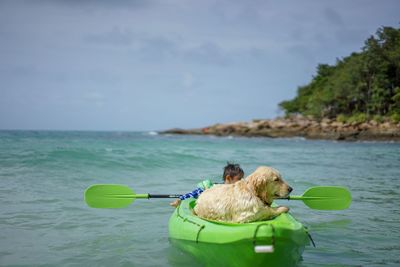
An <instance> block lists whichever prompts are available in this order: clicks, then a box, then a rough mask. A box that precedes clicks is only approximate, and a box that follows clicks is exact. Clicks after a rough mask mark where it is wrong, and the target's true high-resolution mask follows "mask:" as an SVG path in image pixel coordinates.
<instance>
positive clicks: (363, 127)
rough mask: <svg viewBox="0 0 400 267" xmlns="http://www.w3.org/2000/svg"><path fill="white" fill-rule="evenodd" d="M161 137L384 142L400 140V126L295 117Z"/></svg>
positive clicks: (171, 132) (387, 123)
mask: <svg viewBox="0 0 400 267" xmlns="http://www.w3.org/2000/svg"><path fill="white" fill-rule="evenodd" d="M160 133H161V134H195V135H216V136H229V135H231V136H247V137H304V138H307V139H329V140H348V141H356V140H381V141H392V140H393V141H400V123H397V124H396V123H393V122H389V121H386V122H376V121H374V120H371V121H368V122H363V123H357V122H352V123H343V122H338V121H336V120H331V119H322V120H320V121H317V120H314V119H312V118H308V117H304V116H291V117H288V118H277V119H273V120H253V121H251V122H234V123H226V124H215V125H212V126H208V127H204V128H197V129H170V130H166V131H163V132H160Z"/></svg>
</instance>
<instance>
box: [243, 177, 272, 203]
mask: <svg viewBox="0 0 400 267" xmlns="http://www.w3.org/2000/svg"><path fill="white" fill-rule="evenodd" d="M247 180H248V183H249V185H250V188H251V189H252V190H253V191H254V192H255V194H256V195H257V196H258V197H259V198H261V199H262V200H265V196H268V192H267V183H268V181H267V179H265V176H264V175H262V174H260V173H252V174H251V175H249V176H248V177H247Z"/></svg>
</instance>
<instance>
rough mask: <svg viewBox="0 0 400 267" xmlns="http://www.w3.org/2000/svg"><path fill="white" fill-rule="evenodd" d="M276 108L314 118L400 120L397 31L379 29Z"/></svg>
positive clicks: (399, 36) (321, 69) (321, 67)
mask: <svg viewBox="0 0 400 267" xmlns="http://www.w3.org/2000/svg"><path fill="white" fill-rule="evenodd" d="M279 106H280V107H281V108H282V109H283V110H284V111H285V112H286V114H302V115H312V116H313V117H315V118H324V117H329V118H336V117H338V116H340V117H350V116H353V117H358V118H361V120H362V119H363V118H364V119H365V118H373V116H375V117H377V116H391V117H392V118H393V119H394V120H396V121H398V120H400V29H395V28H392V27H382V28H379V29H378V31H377V32H376V36H371V37H370V38H368V39H367V40H366V41H365V45H364V47H363V49H362V51H361V52H359V53H352V54H351V55H350V56H348V57H345V58H343V59H341V60H337V62H336V64H335V65H333V66H330V65H327V64H320V65H318V67H317V74H316V75H315V76H314V77H313V79H312V81H311V82H310V83H309V84H308V85H305V86H300V87H299V88H298V90H297V96H296V97H295V98H294V99H292V100H288V101H283V102H281V103H280V104H279Z"/></svg>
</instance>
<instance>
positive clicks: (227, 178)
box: [170, 162, 244, 207]
mask: <svg viewBox="0 0 400 267" xmlns="http://www.w3.org/2000/svg"><path fill="white" fill-rule="evenodd" d="M243 176H244V172H243V170H242V168H240V165H239V164H232V163H229V162H228V164H227V165H226V166H225V167H224V174H223V176H222V179H223V180H224V184H233V183H235V182H237V181H239V180H241V179H242V178H243ZM213 185H214V183H213V182H211V181H210V180H204V181H202V182H201V183H199V184H198V185H197V188H196V189H195V190H193V191H192V192H189V193H187V194H183V195H181V196H180V197H179V199H177V200H175V201H174V202H172V203H170V205H171V206H173V207H177V206H178V205H179V204H180V203H181V201H182V200H184V199H187V198H191V197H193V198H198V197H199V195H200V194H201V193H203V191H204V190H206V189H208V188H210V187H212V186H213Z"/></svg>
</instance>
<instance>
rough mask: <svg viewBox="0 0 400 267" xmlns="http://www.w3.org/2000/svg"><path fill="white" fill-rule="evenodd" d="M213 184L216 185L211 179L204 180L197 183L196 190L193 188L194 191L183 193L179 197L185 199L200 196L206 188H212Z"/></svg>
mask: <svg viewBox="0 0 400 267" xmlns="http://www.w3.org/2000/svg"><path fill="white" fill-rule="evenodd" d="M213 185H214V183H213V182H211V181H210V180H204V181H202V182H201V183H199V184H198V185H197V188H196V189H195V190H193V191H192V192H189V193H187V194H183V195H181V196H180V197H179V199H180V200H184V199H187V198H191V197H192V198H198V197H199V195H200V194H201V193H203V192H204V190H206V189H208V188H211V187H212V186H213Z"/></svg>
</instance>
